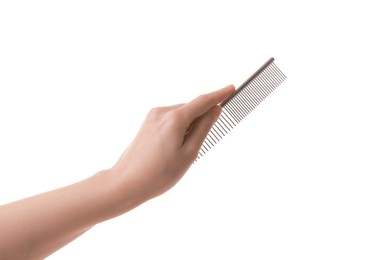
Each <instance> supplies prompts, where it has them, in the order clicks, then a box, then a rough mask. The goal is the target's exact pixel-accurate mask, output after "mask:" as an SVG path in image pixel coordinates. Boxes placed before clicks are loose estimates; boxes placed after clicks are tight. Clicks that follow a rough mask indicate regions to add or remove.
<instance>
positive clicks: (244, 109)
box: [198, 58, 287, 159]
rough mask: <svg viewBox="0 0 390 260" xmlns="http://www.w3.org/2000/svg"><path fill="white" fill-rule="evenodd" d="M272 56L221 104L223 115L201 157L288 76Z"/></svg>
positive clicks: (201, 150)
mask: <svg viewBox="0 0 390 260" xmlns="http://www.w3.org/2000/svg"><path fill="white" fill-rule="evenodd" d="M274 60H275V59H274V58H270V59H269V60H268V61H267V62H266V63H265V64H264V65H263V66H261V67H260V68H259V69H258V70H257V71H256V72H255V73H254V74H253V75H252V76H250V77H249V78H248V79H247V80H246V81H245V82H244V83H243V84H242V85H241V86H240V87H238V88H237V90H236V91H235V92H234V93H233V94H232V95H231V96H230V97H229V98H228V99H226V100H225V101H224V102H223V103H222V104H221V105H220V106H221V107H222V111H221V115H220V117H219V118H218V120H217V121H216V122H215V123H214V125H213V127H212V128H211V130H210V132H209V133H208V135H207V137H206V139H205V140H204V142H203V144H202V146H201V148H200V150H199V154H198V159H200V158H201V157H202V156H203V155H204V154H205V153H206V152H207V151H209V150H210V149H211V148H212V147H213V146H214V145H215V144H217V142H218V141H220V140H221V139H222V138H223V137H224V136H225V135H226V134H228V133H229V132H230V131H231V130H232V129H233V128H234V127H235V126H236V125H237V124H238V123H240V122H241V121H242V120H243V119H244V118H245V117H246V116H247V115H248V114H249V113H250V112H252V111H253V110H254V109H255V108H256V107H257V106H258V105H259V104H260V103H261V102H262V101H263V100H264V99H265V98H266V97H267V96H268V95H269V94H271V92H272V91H274V90H275V89H276V88H277V87H278V86H279V85H280V84H281V83H282V82H283V81H284V80H285V79H287V77H286V76H285V75H284V74H283V72H282V71H281V70H280V69H279V68H278V67H277V66H276V65H275V63H274Z"/></svg>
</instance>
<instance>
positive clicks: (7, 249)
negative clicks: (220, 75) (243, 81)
mask: <svg viewBox="0 0 390 260" xmlns="http://www.w3.org/2000/svg"><path fill="white" fill-rule="evenodd" d="M233 92H234V87H233V86H229V87H226V88H224V89H221V90H218V91H215V92H212V93H209V94H205V95H202V96H199V97H198V98H196V99H194V100H193V101H191V102H190V103H188V104H181V105H176V106H171V107H161V108H155V109H152V110H151V111H150V113H149V114H148V116H147V117H146V120H145V122H144V124H143V125H142V127H141V130H140V131H139V133H138V135H137V136H136V138H135V139H134V141H133V142H132V143H131V144H130V146H129V147H128V148H127V149H126V151H125V152H124V153H123V155H122V156H121V158H120V159H119V161H118V162H117V163H116V164H115V166H114V167H112V168H111V169H108V170H105V171H101V172H99V173H98V174H95V175H93V176H91V177H89V178H88V179H85V180H82V181H80V182H78V183H74V184H71V185H68V186H65V187H63V188H60V189H56V190H52V191H49V192H45V193H42V194H38V195H35V196H33V197H29V198H25V199H22V200H19V201H15V202H12V203H9V204H6V205H3V206H1V207H0V257H1V259H43V258H44V257H46V256H48V255H50V254H51V253H53V252H54V251H56V250H58V249H59V248H61V247H63V246H64V245H66V244H67V243H69V242H70V241H72V240H74V239H75V238H77V237H78V236H79V235H81V234H82V233H84V232H85V231H86V230H88V229H89V228H91V227H92V226H93V225H96V224H98V223H100V222H102V221H105V220H107V219H110V218H113V217H116V216H118V215H121V214H123V213H125V212H127V211H129V210H131V209H133V208H135V207H137V206H138V205H139V204H141V203H143V202H145V201H146V200H148V199H151V198H153V197H155V196H158V195H160V194H162V193H163V192H165V191H167V190H168V189H169V188H171V187H172V186H173V185H175V184H176V183H177V182H178V180H179V179H180V178H181V177H182V176H183V175H184V173H185V172H186V171H187V169H188V168H189V167H190V166H191V164H192V162H193V161H194V160H195V158H196V156H197V154H198V151H199V149H200V147H201V145H202V143H203V141H204V139H205V138H206V136H207V133H208V132H209V130H210V128H211V127H212V125H213V123H214V121H215V120H216V119H217V118H218V116H219V114H220V111H221V108H220V107H219V106H218V104H219V103H221V102H222V101H223V100H225V99H226V98H227V97H229V96H230V95H231V94H232V93H233Z"/></svg>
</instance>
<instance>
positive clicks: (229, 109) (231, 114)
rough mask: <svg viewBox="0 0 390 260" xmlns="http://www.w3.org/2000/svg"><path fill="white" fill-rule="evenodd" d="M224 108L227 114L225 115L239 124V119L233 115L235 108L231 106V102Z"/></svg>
mask: <svg viewBox="0 0 390 260" xmlns="http://www.w3.org/2000/svg"><path fill="white" fill-rule="evenodd" d="M224 108H226V111H227V112H228V113H227V114H228V115H229V116H230V117H231V118H232V119H234V121H235V122H239V121H240V120H239V118H238V117H237V116H236V114H235V113H233V111H234V109H235V107H234V106H233V104H232V103H231V102H229V103H227V104H226V105H225V106H224Z"/></svg>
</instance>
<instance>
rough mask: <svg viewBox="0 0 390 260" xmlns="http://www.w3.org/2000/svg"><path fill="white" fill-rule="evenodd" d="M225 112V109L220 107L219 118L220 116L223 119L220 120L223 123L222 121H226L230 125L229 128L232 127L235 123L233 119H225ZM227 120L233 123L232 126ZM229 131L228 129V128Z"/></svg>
mask: <svg viewBox="0 0 390 260" xmlns="http://www.w3.org/2000/svg"><path fill="white" fill-rule="evenodd" d="M225 114H226V113H225V110H224V109H222V112H221V115H220V118H222V119H223V120H221V122H222V123H223V124H224V125H225V122H224V121H226V123H227V124H228V125H229V126H230V128H231V129H233V127H234V126H236V124H235V123H234V122H233V121H231V120H230V119H229V120H227V119H226V118H225ZM228 118H229V117H228ZM229 121H230V122H231V123H232V124H233V126H232V125H231V124H230V123H229ZM225 126H226V125H225ZM229 131H230V129H229Z"/></svg>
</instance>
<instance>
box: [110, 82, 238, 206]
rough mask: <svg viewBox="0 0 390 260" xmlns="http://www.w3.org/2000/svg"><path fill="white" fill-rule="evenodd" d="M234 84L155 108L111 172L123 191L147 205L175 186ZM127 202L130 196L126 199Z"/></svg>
mask: <svg viewBox="0 0 390 260" xmlns="http://www.w3.org/2000/svg"><path fill="white" fill-rule="evenodd" d="M234 90H235V88H234V86H232V85H230V86H228V87H225V88H223V89H220V90H218V91H215V92H211V93H208V94H204V95H201V96H199V97H197V98H195V99H194V100H192V101H191V102H189V103H187V104H179V105H174V106H169V107H159V108H154V109H152V110H151V111H150V112H149V114H148V115H147V117H146V119H145V121H144V123H143V125H142V127H141V129H140V131H139V133H138V134H137V136H136V137H135V139H134V140H133V142H132V143H131V144H130V146H129V147H128V148H127V149H126V151H125V152H124V153H123V155H122V156H121V157H120V159H119V161H118V162H117V163H116V165H115V166H114V167H113V168H112V169H111V170H112V171H113V172H114V174H115V175H117V176H116V177H117V178H118V179H119V181H120V182H121V185H120V186H121V192H123V194H126V195H128V196H127V197H129V198H130V197H131V198H134V194H135V193H136V194H137V197H138V198H139V199H140V200H141V201H142V202H143V201H145V200H148V199H151V198H153V197H156V196H158V195H160V194H162V193H164V192H165V191H167V190H168V189H170V188H171V187H172V186H174V185H175V184H176V183H177V182H178V181H179V180H180V179H181V178H182V177H183V175H184V173H185V172H186V171H187V170H188V168H189V167H190V166H191V164H192V163H193V161H194V160H195V159H196V158H197V155H198V151H199V149H200V147H201V145H202V143H203V141H204V139H205V138H206V136H207V134H208V132H209V131H210V128H211V127H212V125H213V124H214V122H215V121H216V120H217V119H218V117H219V115H220V112H221V107H220V106H218V104H220V103H221V102H222V101H224V100H225V99H226V98H228V97H229V96H230V95H231V94H233V92H234ZM125 199H126V196H125Z"/></svg>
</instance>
